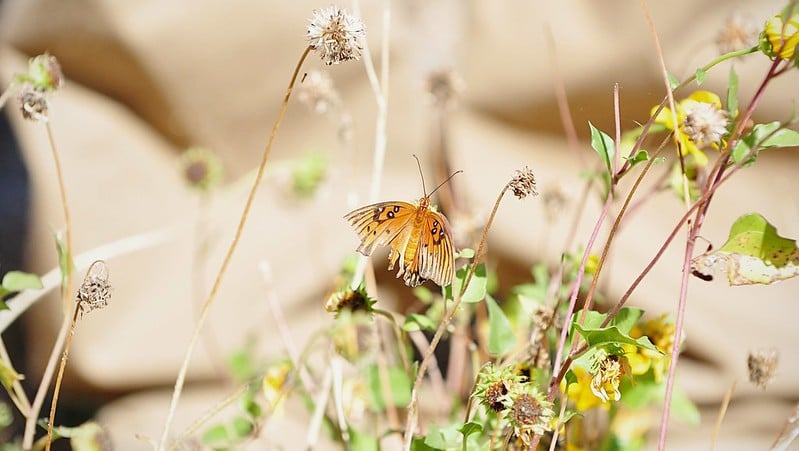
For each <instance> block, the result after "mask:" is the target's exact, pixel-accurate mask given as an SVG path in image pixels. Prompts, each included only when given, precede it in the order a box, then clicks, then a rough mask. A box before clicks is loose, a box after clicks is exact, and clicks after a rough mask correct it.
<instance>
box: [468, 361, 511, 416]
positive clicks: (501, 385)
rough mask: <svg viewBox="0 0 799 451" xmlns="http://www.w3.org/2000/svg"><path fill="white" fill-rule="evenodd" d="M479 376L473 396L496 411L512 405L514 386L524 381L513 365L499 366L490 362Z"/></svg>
mask: <svg viewBox="0 0 799 451" xmlns="http://www.w3.org/2000/svg"><path fill="white" fill-rule="evenodd" d="M478 377H479V381H478V383H477V384H476V385H475V389H474V393H472V397H473V398H475V399H477V400H478V401H480V404H482V405H484V406H485V407H487V408H488V409H491V410H493V411H494V412H502V411H503V410H505V409H507V408H509V407H510V405H511V398H510V397H509V393H510V391H511V389H512V388H513V387H515V386H516V385H518V384H520V383H522V377H521V376H519V375H518V374H517V373H516V371H515V370H514V368H513V367H511V366H504V367H501V368H497V367H496V366H494V365H493V364H490V363H489V364H488V365H486V366H485V367H483V369H482V370H481V371H480V375H479V376H478Z"/></svg>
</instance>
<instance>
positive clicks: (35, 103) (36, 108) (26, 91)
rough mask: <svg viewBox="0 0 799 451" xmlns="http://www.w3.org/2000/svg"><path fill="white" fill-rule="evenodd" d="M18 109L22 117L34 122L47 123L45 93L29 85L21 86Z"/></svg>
mask: <svg viewBox="0 0 799 451" xmlns="http://www.w3.org/2000/svg"><path fill="white" fill-rule="evenodd" d="M19 109H20V113H22V117H23V118H25V119H27V120H29V121H35V122H47V121H48V120H49V117H48V116H47V99H46V98H45V91H44V90H42V89H39V88H37V87H35V86H34V85H32V84H30V83H25V84H24V85H22V89H21V91H20V93H19Z"/></svg>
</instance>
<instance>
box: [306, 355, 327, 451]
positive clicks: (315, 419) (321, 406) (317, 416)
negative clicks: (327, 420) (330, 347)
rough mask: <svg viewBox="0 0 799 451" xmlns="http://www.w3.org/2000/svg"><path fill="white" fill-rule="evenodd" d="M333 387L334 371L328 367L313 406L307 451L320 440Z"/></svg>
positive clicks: (307, 438)
mask: <svg viewBox="0 0 799 451" xmlns="http://www.w3.org/2000/svg"><path fill="white" fill-rule="evenodd" d="M332 387H333V371H332V370H331V369H330V368H329V367H328V369H327V371H325V377H324V379H323V380H322V386H321V387H320V389H319V394H317V395H316V398H314V401H313V404H314V406H315V408H314V412H313V415H311V423H310V424H309V425H308V435H307V437H306V443H307V444H308V446H306V449H309V450H312V449H314V447H315V446H316V442H317V440H319V430H320V429H322V420H323V419H324V417H325V409H326V408H327V401H328V399H329V398H330V390H331V388H332Z"/></svg>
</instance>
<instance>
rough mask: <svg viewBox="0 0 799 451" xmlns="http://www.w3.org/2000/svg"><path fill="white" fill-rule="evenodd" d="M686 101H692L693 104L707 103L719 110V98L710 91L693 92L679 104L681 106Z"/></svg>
mask: <svg viewBox="0 0 799 451" xmlns="http://www.w3.org/2000/svg"><path fill="white" fill-rule="evenodd" d="M687 100H693V101H695V102H703V103H709V104H712V105H714V106H715V107H716V108H721V99H720V98H719V96H718V95H716V93H713V92H710V91H694V92H693V93H691V95H689V96H688V97H687V98H686V99H685V100H683V101H682V102H680V103H681V104H682V103H683V102H685V101H687Z"/></svg>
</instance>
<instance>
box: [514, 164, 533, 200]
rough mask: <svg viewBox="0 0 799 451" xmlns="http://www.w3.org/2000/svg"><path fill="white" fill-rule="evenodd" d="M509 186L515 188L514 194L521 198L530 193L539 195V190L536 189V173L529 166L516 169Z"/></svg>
mask: <svg viewBox="0 0 799 451" xmlns="http://www.w3.org/2000/svg"><path fill="white" fill-rule="evenodd" d="M508 186H509V187H510V189H512V190H513V195H514V196H516V197H518V198H519V199H524V198H525V197H527V196H529V195H533V196H537V195H538V191H536V190H535V175H533V171H531V170H530V168H528V167H527V166H525V167H524V169H521V170H516V173H515V174H514V176H513V179H512V180H511V181H510V183H509V184H508Z"/></svg>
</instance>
